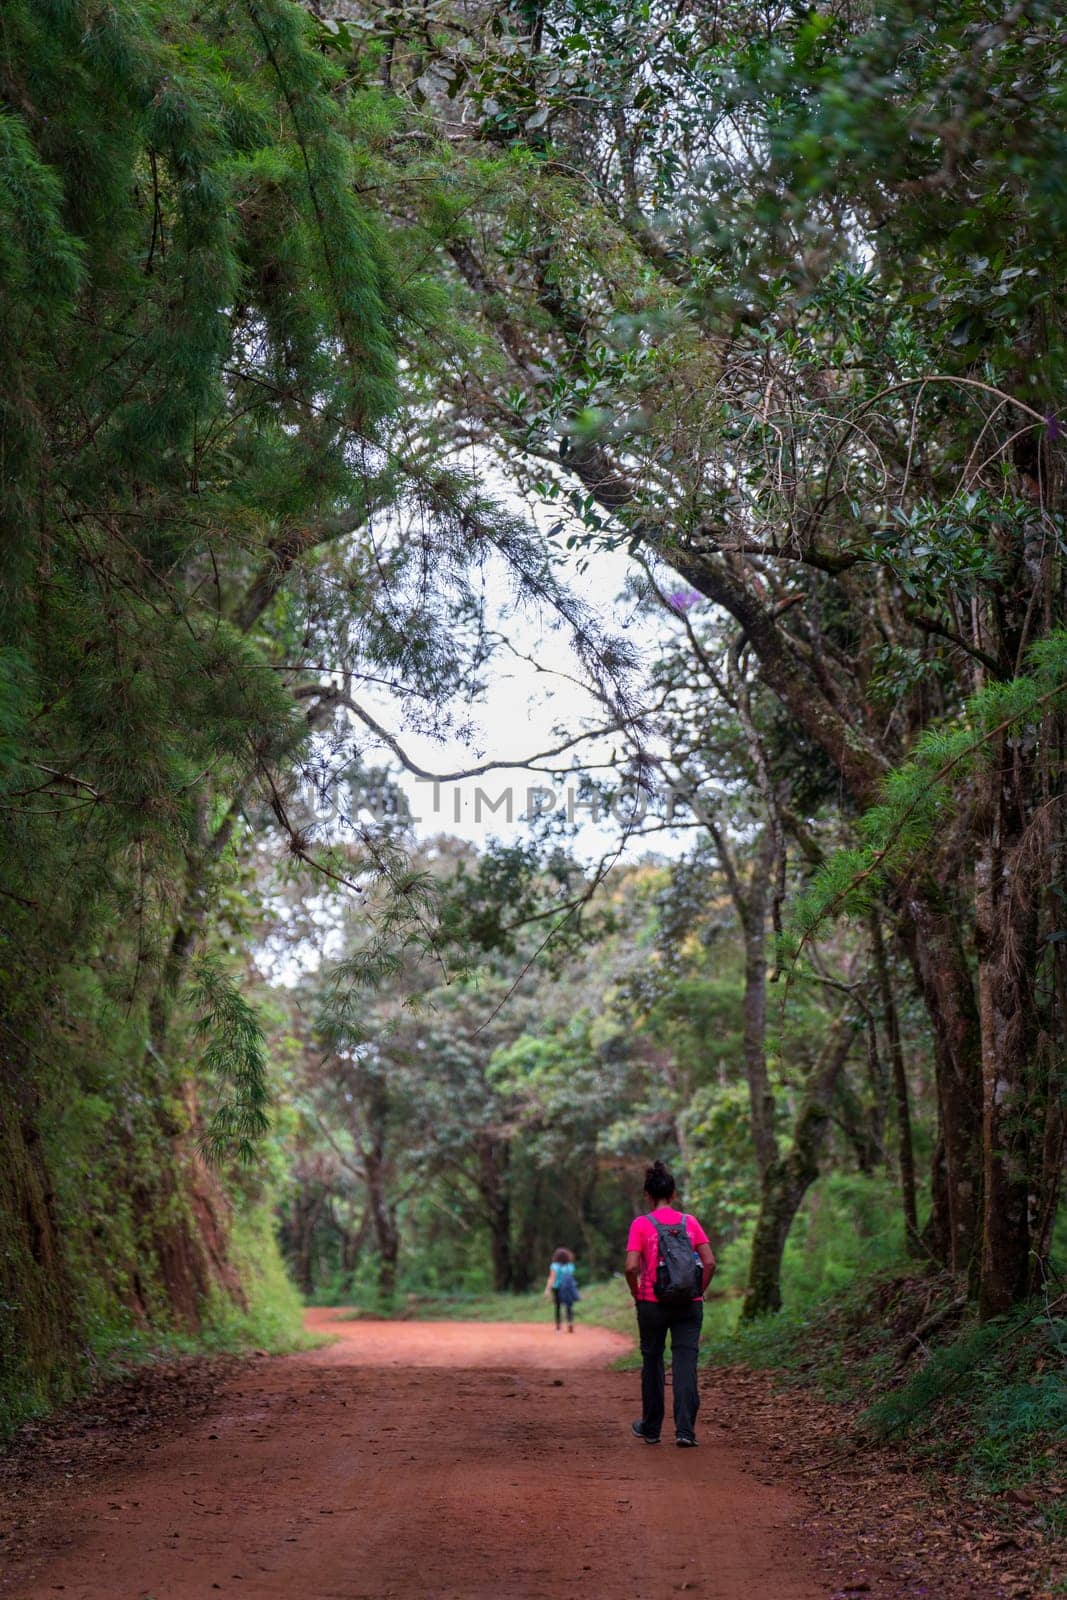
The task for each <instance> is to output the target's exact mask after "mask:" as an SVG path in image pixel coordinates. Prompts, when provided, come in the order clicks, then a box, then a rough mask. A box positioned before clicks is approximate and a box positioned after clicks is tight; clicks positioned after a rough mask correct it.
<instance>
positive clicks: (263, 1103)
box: [0, 0, 1067, 1422]
mask: <svg viewBox="0 0 1067 1600" xmlns="http://www.w3.org/2000/svg"><path fill="white" fill-rule="evenodd" d="M1065 47H1067V35H1065V25H1064V21H1063V18H1062V15H1061V12H1060V8H1059V7H1057V6H1053V5H1051V4H1047V3H1045V0H1034V3H1032V4H1029V5H1012V6H1009V7H1003V8H1002V7H1000V6H995V5H993V4H991V3H979V0H964V3H961V4H958V5H954V6H951V7H948V6H943V7H920V6H915V5H911V4H908V3H903V0H900V3H897V0H894V3H892V4H890V5H887V6H882V7H874V6H869V5H867V4H864V3H855V4H854V3H851V0H840V3H838V0H830V3H827V4H825V5H822V6H820V7H818V8H809V7H807V6H794V5H789V4H782V5H778V4H767V5H759V6H751V5H740V4H735V3H733V0H723V3H722V4H715V5H703V4H697V3H695V0H674V3H671V4H663V3H660V0H558V3H557V0H514V3H512V4H507V3H499V4H498V3H496V0H426V3H423V0H419V3H415V0H412V3H410V4H409V3H408V0H398V3H396V4H391V5H389V6H388V7H377V6H374V5H372V4H369V3H368V4H363V3H356V0H332V3H331V0H323V3H322V4H317V3H311V4H309V5H308V6H306V7H305V6H300V5H298V4H296V3H294V0H240V3H238V0H232V3H231V0H198V3H197V4H195V5H194V4H193V3H192V0H169V3H168V4H165V5H164V4H162V3H160V0H113V3H109V4H103V3H98V0H6V4H5V5H4V7H3V16H2V19H0V294H2V298H3V315H2V317H0V346H2V351H3V382H2V385H0V459H2V467H3V482H2V491H0V517H2V520H3V528H4V557H3V565H2V574H0V615H2V627H3V638H2V641H0V793H2V798H0V828H2V831H3V846H2V850H0V907H2V912H0V917H2V946H0V949H2V967H0V970H2V973H3V994H2V1003H0V1041H2V1042H0V1049H2V1067H0V1410H2V1411H3V1413H4V1415H5V1419H6V1420H7V1421H9V1422H10V1421H17V1420H19V1419H20V1418H23V1417H25V1416H27V1415H31V1414H33V1413H34V1412H36V1411H39V1410H42V1409H45V1408H47V1407H48V1406H50V1405H53V1404H55V1403H56V1402H57V1401H59V1400H61V1399H64V1398H66V1397H69V1396H70V1395H72V1394H73V1393H75V1392H76V1391H77V1390H78V1389H80V1388H82V1387H84V1385H85V1384H86V1383H87V1382H88V1381H89V1380H90V1379H91V1377H92V1375H93V1373H94V1372H95V1371H96V1370H97V1369H98V1367H99V1366H100V1364H101V1363H106V1362H108V1361H110V1360H112V1359H113V1358H114V1357H115V1356H116V1355H119V1356H124V1355H127V1354H130V1353H136V1352H137V1351H138V1350H139V1349H144V1348H148V1347H151V1346H152V1345H153V1344H155V1343H156V1342H158V1341H160V1340H164V1339H177V1340H182V1339H184V1340H186V1341H188V1342H190V1343H195V1342H196V1340H197V1339H199V1340H201V1341H210V1340H211V1339H212V1338H216V1339H218V1338H221V1337H222V1336H223V1334H224V1333H225V1332H226V1331H227V1330H229V1332H231V1333H235V1336H240V1337H247V1338H248V1339H251V1340H252V1341H253V1342H255V1343H269V1342H270V1340H271V1337H272V1332H271V1330H272V1328H273V1329H274V1332H275V1333H276V1334H277V1335H278V1337H281V1334H280V1332H279V1330H280V1329H281V1328H282V1326H283V1325H287V1323H286V1319H287V1318H288V1319H290V1320H291V1319H292V1318H293V1317H294V1315H295V1311H294V1308H295V1305H296V1295H295V1291H296V1290H298V1291H299V1292H300V1293H301V1294H302V1295H303V1296H305V1297H308V1298H311V1299H316V1300H320V1301H331V1302H334V1303H342V1302H348V1303H350V1302H353V1301H362V1302H364V1303H367V1304H371V1303H373V1304H374V1305H376V1306H378V1307H382V1306H384V1307H387V1308H388V1307H390V1306H393V1305H395V1304H396V1302H397V1300H398V1299H399V1298H401V1297H403V1296H406V1295H433V1294H445V1293H455V1292H465V1293H474V1292H476V1291H481V1290H483V1289H487V1288H494V1289H497V1290H525V1289H528V1288H532V1287H539V1286H540V1283H541V1281H542V1280H543V1276H544V1271H545V1268H546V1266H547V1261H548V1257H549V1255H550V1254H551V1251H552V1250H553V1249H554V1248H555V1247H556V1246H557V1245H559V1244H561V1243H565V1244H567V1245H569V1246H570V1248H572V1249H573V1250H575V1251H576V1253H577V1254H578V1258H579V1263H580V1268H581V1271H582V1273H583V1275H584V1278H585V1280H586V1281H589V1280H592V1279H604V1278H607V1277H608V1276H609V1275H610V1274H611V1273H612V1272H615V1271H618V1269H619V1266H620V1255H621V1250H622V1246H623V1242H624V1238H625V1227H626V1224H627V1222H628V1220H629V1218H630V1216H631V1215H632V1214H633V1211H634V1209H635V1208H637V1207H638V1205H639V1201H640V1190H641V1175H642V1173H643V1170H644V1164H645V1162H646V1160H648V1159H650V1158H651V1157H652V1156H653V1155H657V1156H663V1157H665V1158H667V1159H669V1160H670V1161H671V1162H672V1163H673V1164H674V1165H675V1166H676V1168H677V1170H678V1172H679V1175H680V1178H681V1181H682V1186H683V1194H684V1198H685V1203H686V1205H687V1206H689V1207H690V1208H692V1209H695V1210H697V1211H699V1213H700V1215H701V1216H702V1217H704V1218H705V1219H706V1222H707V1225H708V1228H709V1232H710V1233H711V1234H712V1238H713V1244H714V1246H715V1248H716V1250H717V1252H718V1253H719V1254H720V1256H721V1259H722V1263H723V1265H722V1271H721V1275H720V1279H719V1285H720V1290H721V1293H722V1295H723V1296H724V1297H725V1299H726V1300H727V1301H728V1302H729V1306H730V1308H731V1309H732V1308H736V1311H737V1314H738V1316H739V1318H740V1319H741V1320H742V1321H744V1322H753V1321H756V1320H758V1319H761V1318H765V1317H767V1316H768V1315H770V1314H773V1313H776V1312H778V1311H779V1310H780V1308H781V1307H782V1304H783V1298H784V1299H785V1301H786V1302H787V1303H788V1301H789V1297H790V1295H793V1296H794V1297H799V1298H804V1299H805V1303H810V1302H812V1301H814V1300H817V1299H819V1298H821V1297H825V1296H826V1295H829V1294H831V1293H832V1292H834V1291H836V1290H837V1289H838V1288H839V1287H840V1286H841V1284H842V1283H843V1282H845V1281H847V1280H849V1279H851V1277H853V1276H854V1275H855V1274H856V1273H857V1272H859V1271H860V1270H861V1269H862V1270H864V1271H869V1270H871V1269H874V1268H877V1269H880V1270H885V1271H899V1272H906V1273H911V1274H922V1273H927V1274H944V1275H946V1281H949V1280H950V1281H951V1282H952V1284H953V1285H954V1287H953V1289H952V1300H951V1304H952V1305H953V1307H954V1308H955V1311H956V1314H957V1318H958V1316H960V1315H963V1316H966V1317H973V1318H974V1319H975V1320H976V1322H978V1323H980V1324H985V1323H988V1322H989V1321H990V1320H991V1319H997V1318H1004V1317H1006V1316H1010V1315H1012V1314H1015V1308H1017V1307H1019V1306H1021V1305H1023V1304H1029V1303H1031V1302H1033V1300H1034V1297H1038V1299H1039V1300H1040V1298H1041V1297H1042V1296H1044V1297H1045V1300H1046V1301H1047V1300H1048V1298H1049V1297H1050V1296H1052V1295H1054V1294H1058V1293H1060V1292H1061V1291H1062V1278H1057V1276H1056V1274H1057V1264H1056V1261H1057V1250H1058V1251H1059V1254H1060V1260H1061V1266H1060V1270H1062V1251H1063V1245H1064V1232H1063V1217H1062V1211H1061V1190H1062V1180H1063V1175H1064V1166H1065V1160H1067V1120H1065V1111H1067V1074H1065V1037H1067V1034H1065V1020H1067V1019H1065V1007H1067V871H1065V865H1067V863H1065V850H1067V814H1065V808H1064V783H1063V759H1064V747H1065V741H1067V616H1065V608H1064V601H1065V574H1067V544H1065V522H1064V510H1065V500H1064V495H1065V473H1064V466H1065V458H1064V438H1065V433H1067V410H1065V399H1064V395H1065V381H1067V348H1065V342H1064V341H1065V333H1067V326H1065V322H1064V287H1065V285H1064V276H1065V272H1067V253H1065V250H1064V243H1065V234H1067V188H1065V185H1064V179H1063V173H1064V170H1065V161H1067V101H1065V94H1067V80H1065V77H1064V71H1063V63H1064V59H1065ZM549 641H551V643H552V650H553V655H552V659H553V661H557V660H558V659H559V652H560V651H562V652H563V653H564V655H565V657H566V660H567V662H568V663H569V665H568V666H567V667H566V669H563V668H561V667H552V668H551V669H550V668H549V667H548V666H547V665H545V664H544V662H545V659H546V658H545V651H546V648H547V644H548V642H549ZM520 659H522V660H525V662H526V664H527V665H528V666H530V669H531V671H532V672H533V673H535V674H537V673H539V672H540V673H541V674H542V675H543V676H544V677H545V679H546V680H549V679H551V680H552V682H553V689H552V695H553V698H552V701H551V705H552V714H551V720H552V724H553V729H552V733H551V736H550V738H549V739H548V742H547V745H546V744H544V742H543V741H541V740H540V738H539V735H538V734H537V733H536V731H535V729H534V727H533V723H532V722H531V725H530V741H531V742H530V747H529V749H528V750H527V751H526V752H525V753H524V754H523V756H522V757H521V758H515V757H514V755H513V754H511V753H509V754H508V755H507V756H506V757H505V756H502V755H501V752H500V750H499V749H494V748H492V740H491V739H487V738H486V736H485V735H484V734H483V733H479V731H478V721H477V719H478V709H479V706H480V705H482V704H483V702H484V699H485V696H486V694H487V693H488V692H489V688H490V687H491V685H492V684H493V683H494V681H497V680H499V678H500V676H501V674H502V673H505V672H506V671H507V670H510V668H511V666H512V665H513V664H514V663H515V662H516V661H518V660H520ZM524 681H525V680H524ZM524 692H525V691H523V693H524ZM519 698H520V700H521V698H522V695H521V694H520V695H519ZM512 717H513V720H514V722H515V723H517V724H518V725H519V728H520V731H521V728H522V725H523V724H524V723H525V721H526V719H527V710H526V707H525V706H524V705H522V704H518V705H516V706H515V707H514V708H513V712H512ZM457 750H459V751H460V752H461V753H460V755H459V756H458V757H457V754H456V752H457ZM426 751H429V752H430V754H429V755H427V754H426V753H425V752H426ZM435 751H436V752H438V754H437V756H436V757H435V755H434V752H435ZM408 779H418V780H420V781H421V782H425V783H430V782H436V783H437V784H441V785H451V786H452V789H455V790H456V792H457V793H460V792H462V794H463V795H464V796H467V797H473V796H475V794H476V793H477V792H478V786H479V785H484V786H485V793H486V794H488V792H489V791H490V790H491V791H492V792H493V794H494V795H495V794H497V792H498V791H499V790H500V787H501V784H502V783H504V782H507V783H510V784H512V785H513V787H514V792H515V795H516V796H517V797H518V798H517V800H516V805H515V815H514V816H512V815H511V812H510V806H509V813H508V815H507V817H506V819H505V817H504V816H503V814H501V816H500V818H499V820H498V819H497V817H496V816H495V814H494V815H492V816H491V817H490V821H489V825H488V826H487V828H486V829H485V832H484V837H483V838H481V839H480V841H479V842H476V843H472V842H471V841H470V839H469V838H468V837H466V836H460V835H459V834H458V833H457V832H449V831H448V827H447V816H446V817H445V819H444V820H443V821H441V823H440V825H439V826H435V829H434V830H433V831H430V830H428V829H427V827H426V826H424V825H419V824H416V822H415V821H414V819H413V816H412V808H411V803H410V795H411V789H410V785H408V786H405V785H406V784H407V780H408ZM535 786H540V788H541V790H542V791H544V790H546V789H547V790H548V791H551V792H552V793H553V794H554V793H555V792H557V791H563V790H567V789H568V786H569V792H570V793H572V794H577V795H579V796H580V798H581V816H580V817H578V816H576V815H575V814H574V808H573V807H570V808H569V809H570V814H568V809H567V808H564V807H562V806H557V805H553V806H550V807H548V808H546V807H544V806H543V805H541V804H535V803H534V802H533V800H532V799H530V798H529V797H528V796H527V789H528V788H529V789H530V791H531V793H533V792H535ZM369 796H370V797H372V798H373V801H374V803H373V804H370V803H369V802H368V797H369ZM483 798H484V796H483ZM467 803H468V801H467V800H466V799H465V800H464V804H467ZM485 803H486V806H487V807H488V805H489V802H488V800H486V802H485ZM495 803H496V802H495V801H494V802H493V804H495ZM457 805H458V802H457ZM455 816H456V820H457V821H458V819H459V810H458V809H457V811H456V813H455ZM590 816H595V817H596V818H597V819H598V820H597V822H596V823H595V825H594V826H593V827H592V828H590V826H589V825H588V823H587V819H588V818H589V817H590ZM1057 1226H1059V1230H1060V1231H1059V1234H1058V1238H1057ZM285 1273H287V1274H288V1279H287V1278H286V1277H285ZM1056 1285H1059V1288H1058V1289H1057V1287H1056ZM292 1286H295V1289H294V1287H292Z"/></svg>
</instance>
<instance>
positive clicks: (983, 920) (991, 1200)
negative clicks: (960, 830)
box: [975, 738, 1047, 1317]
mask: <svg viewBox="0 0 1067 1600" xmlns="http://www.w3.org/2000/svg"><path fill="white" fill-rule="evenodd" d="M1021 754H1022V752H1020V751H1014V750H1013V749H1012V744H1011V742H1010V741H1009V740H1007V739H1005V738H1001V739H1000V740H999V741H998V743H997V747H996V751H995V759H994V761H993V763H992V765H991V768H990V771H989V773H988V775H986V777H985V780H984V787H985V789H986V795H985V799H986V806H985V807H984V808H983V810H984V813H985V815H984V821H985V822H986V825H987V840H986V843H985V846H984V848H983V849H982V851H981V853H980V855H979V858H978V861H977V863H976V865H975V911H976V923H977V944H978V995H979V1006H980V1011H981V1019H982V1089H983V1105H982V1132H983V1139H982V1143H983V1172H982V1177H983V1202H984V1205H983V1226H982V1262H981V1273H980V1279H979V1292H978V1308H979V1313H980V1315H981V1316H982V1317H993V1316H997V1315H998V1314H999V1313H1000V1312H1003V1311H1007V1310H1008V1309H1009V1308H1010V1307H1011V1306H1013V1305H1015V1304H1016V1303H1017V1302H1018V1301H1019V1300H1021V1299H1023V1298H1024V1296H1025V1294H1026V1290H1027V1285H1028V1281H1029V1276H1030V1271H1029V1268H1030V1168H1031V1159H1030V1144H1031V1127H1030V1120H1031V1119H1030V1112H1031V1109H1032V1105H1031V1100H1032V1097H1033V1089H1034V1087H1035V1086H1034V1085H1033V1084H1032V1082H1031V1081H1030V1080H1031V1064H1032V1058H1033V1054H1034V1047H1035V1044H1036V1035H1037V1017H1036V1011H1035V1005H1034V992H1033V975H1034V972H1035V971H1036V968H1037V944H1038V888H1039V885H1038V883H1036V882H1034V881H1033V880H1034V877H1035V872H1034V864H1035V863H1037V864H1040V863H1041V861H1042V860H1043V857H1044V851H1043V850H1042V849H1040V848H1039V846H1040V844H1041V843H1047V841H1042V840H1040V839H1039V838H1033V839H1029V840H1028V839H1027V832H1028V830H1027V828H1026V826H1025V818H1024V815H1023V804H1022V797H1021V796H1020V795H1019V794H1018V792H1017V789H1016V785H1015V782H1014V779H1013V774H1014V773H1015V772H1017V771H1018V760H1019V757H1020V755H1021ZM1034 826H1036V824H1035V825H1034Z"/></svg>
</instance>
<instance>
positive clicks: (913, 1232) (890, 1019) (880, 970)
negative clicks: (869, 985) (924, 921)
mask: <svg viewBox="0 0 1067 1600" xmlns="http://www.w3.org/2000/svg"><path fill="white" fill-rule="evenodd" d="M870 926H871V951H872V954H873V956H874V973H875V978H876V981H877V984H878V998H879V1002H880V1004H881V1007H882V1026H883V1027H884V1029H885V1036H886V1041H887V1043H888V1045H889V1070H890V1073H891V1075H892V1080H893V1106H894V1110H895V1112H896V1123H897V1166H898V1169H899V1172H900V1204H901V1209H902V1211H903V1213H904V1237H905V1239H906V1241H907V1247H908V1254H909V1255H910V1256H913V1257H919V1256H921V1255H922V1254H923V1250H922V1246H921V1244H920V1242H919V1211H918V1206H917V1203H916V1197H915V1152H914V1148H913V1146H912V1141H911V1105H910V1101H909V1096H908V1075H907V1072H906V1070H905V1066H904V1049H903V1046H902V1044H901V1039H900V1018H899V1016H898V1015H897V1003H896V997H895V995H894V994H893V983H892V979H891V978H890V976H889V962H888V961H887V959H886V953H885V942H884V940H883V939H882V922H881V918H880V917H879V915H878V913H877V911H875V912H873V913H872V915H871V921H870Z"/></svg>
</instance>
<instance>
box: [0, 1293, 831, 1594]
mask: <svg viewBox="0 0 1067 1600" xmlns="http://www.w3.org/2000/svg"><path fill="white" fill-rule="evenodd" d="M309 1320H310V1322H311V1324H312V1326H313V1327H316V1328H320V1329H326V1328H327V1327H328V1330H329V1331H330V1332H331V1333H334V1334H336V1335H337V1336H338V1338H337V1343H336V1344H334V1345H332V1346H330V1347H329V1348H326V1349H321V1350H317V1351H314V1352H312V1353H310V1354H306V1355H299V1356H290V1357H285V1358H283V1359H278V1360H271V1361H263V1362H261V1363H259V1364H258V1365H256V1366H255V1367H254V1368H253V1369H252V1370H251V1371H245V1372H243V1373H242V1374H241V1375H240V1377H239V1378H237V1379H235V1380H234V1381H233V1382H232V1383H231V1384H230V1385H229V1387H228V1388H226V1389H224V1390H223V1391H222V1392H221V1393H220V1394H219V1396H218V1402H217V1408H216V1409H215V1410H214V1411H213V1412H212V1413H211V1414H209V1415H208V1416H207V1417H206V1418H205V1419H204V1420H203V1421H198V1422H196V1423H195V1424H194V1425H193V1426H192V1427H191V1429H190V1430H188V1431H186V1432H185V1433H184V1434H181V1435H179V1436H176V1437H173V1438H165V1439H164V1440H163V1441H162V1442H160V1443H159V1444H158V1447H155V1448H152V1449H150V1450H143V1449H142V1450H137V1451H136V1452H134V1451H131V1460H130V1462H129V1464H128V1465H127V1466H125V1467H123V1468H122V1469H121V1470H119V1471H116V1470H115V1469H113V1468H109V1469H107V1470H106V1471H105V1472H104V1473H103V1474H102V1476H101V1477H100V1478H99V1480H98V1481H92V1482H86V1481H78V1482H73V1483H71V1484H70V1485H69V1487H68V1488H66V1489H63V1490H60V1491H57V1492H56V1493H55V1494H54V1495H53V1496H52V1497H51V1501H50V1504H49V1506H48V1515H47V1518H46V1519H45V1520H43V1521H42V1522H41V1523H39V1524H38V1527H39V1529H40V1530H41V1532H40V1535H39V1539H38V1543H37V1547H36V1549H35V1551H34V1553H33V1554H32V1556H30V1557H28V1558H24V1559H22V1560H19V1561H18V1562H17V1563H16V1564H15V1565H14V1566H13V1567H12V1566H9V1567H8V1569H7V1570H6V1571H0V1595H3V1596H4V1597H5V1600H9V1597H10V1600H14V1597H17V1600H46V1597H47V1600H56V1597H57V1595H62V1596H63V1597H64V1600H215V1596H217V1595H226V1596H230V1597H234V1596H240V1597H242V1600H258V1597H259V1596H263V1597H273V1596H284V1597H285V1600H371V1597H373V1600H379V1597H381V1596H389V1595H393V1596H402V1597H411V1600H438V1597H440V1600H482V1597H485V1600H489V1597H493V1600H497V1597H502V1596H508V1597H525V1596H531V1597H532V1596H538V1597H554V1596H559V1597H563V1596H568V1597H569V1596H572V1595H579V1596H582V1595H584V1596H586V1597H588V1600H634V1597H638V1596H640V1597H650V1600H651V1597H659V1596H670V1595H672V1594H673V1593H675V1592H686V1591H691V1592H692V1593H693V1594H694V1595H695V1596H698V1597H703V1600H825V1597H826V1596H827V1595H828V1594H829V1593H830V1588H829V1586H828V1584H827V1583H826V1582H825V1581H823V1582H820V1581H819V1577H818V1575H817V1573H816V1572H815V1570H814V1564H813V1562H812V1561H811V1559H810V1558H809V1553H808V1551H807V1550H806V1548H805V1547H804V1545H803V1543H802V1541H801V1540H800V1538H799V1536H798V1535H795V1534H793V1533H792V1532H791V1531H790V1529H791V1523H792V1521H793V1519H794V1518H795V1517H796V1516H797V1515H798V1512H799V1508H798V1507H797V1505H796V1504H795V1503H794V1502H792V1501H791V1500H790V1498H789V1495H788V1494H787V1493H786V1492H784V1491H782V1490H779V1489H777V1488H771V1487H767V1486H765V1485H762V1484H759V1483H757V1482H756V1481H755V1479H753V1478H752V1477H751V1476H748V1475H746V1473H745V1471H744V1470H743V1469H742V1467H741V1466H740V1464H739V1461H738V1459H737V1457H736V1454H734V1453H732V1452H731V1449H730V1447H729V1446H727V1445H724V1444H723V1443H721V1442H720V1440H719V1439H717V1437H716V1429H715V1427H714V1425H713V1418H714V1412H715V1392H714V1389H711V1390H709V1391H707V1392H706V1393H705V1395H704V1411H703V1413H702V1416H701V1423H702V1444H701V1447H700V1448H699V1449H698V1450H692V1451H682V1450H676V1449H675V1448H674V1446H673V1444H672V1443H665V1444H663V1445H660V1446H659V1447H658V1448H657V1449H649V1448H648V1447H647V1446H645V1445H642V1444H640V1443H638V1442H637V1441H636V1440H634V1439H632V1438H630V1437H629V1425H630V1421H631V1419H632V1417H633V1416H634V1415H635V1414H636V1412H635V1406H634V1395H635V1391H636V1386H637V1376H636V1374H635V1373H616V1372H612V1371H610V1370H609V1363H610V1362H611V1360H612V1358H613V1357H615V1356H616V1355H617V1354H618V1353H619V1352H620V1350H621V1349H624V1348H625V1341H623V1340H622V1339H621V1338H619V1337H618V1336H617V1335H614V1334H611V1333H608V1332H606V1331H604V1330H601V1329H594V1328H586V1327H582V1328H579V1329H578V1331H577V1332H576V1333H575V1334H574V1335H572V1336H569V1335H567V1334H561V1335H558V1336H557V1335H556V1334H555V1333H554V1332H553V1330H552V1329H551V1327H550V1326H548V1325H547V1324H545V1325H541V1326H537V1325H532V1324H506V1323H495V1324H471V1323H426V1322H424V1323H418V1322H406V1323H374V1322H353V1321H344V1320H338V1314H337V1313H332V1312H313V1313H311V1315H310V1319H309Z"/></svg>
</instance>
